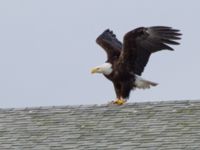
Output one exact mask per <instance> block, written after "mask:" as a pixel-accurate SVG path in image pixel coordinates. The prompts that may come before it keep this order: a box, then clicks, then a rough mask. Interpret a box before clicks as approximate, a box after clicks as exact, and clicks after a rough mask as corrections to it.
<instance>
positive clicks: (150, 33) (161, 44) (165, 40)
mask: <svg viewBox="0 0 200 150" xmlns="http://www.w3.org/2000/svg"><path fill="white" fill-rule="evenodd" d="M180 35H181V33H180V32H179V30H176V29H172V28H171V27H165V26H153V27H148V28H145V27H140V28H137V29H135V30H132V31H130V32H128V33H126V34H125V36H124V42H123V52H122V53H121V56H120V61H121V62H123V63H124V64H125V65H126V66H128V67H129V69H130V70H132V71H133V72H134V73H135V74H138V75H141V74H142V72H143V71H144V67H145V66H146V64H147V62H148V60H149V57H150V55H151V53H153V52H157V51H160V50H163V49H168V50H173V48H172V47H170V46H169V45H178V44H179V43H178V42H176V40H179V39H180Z"/></svg>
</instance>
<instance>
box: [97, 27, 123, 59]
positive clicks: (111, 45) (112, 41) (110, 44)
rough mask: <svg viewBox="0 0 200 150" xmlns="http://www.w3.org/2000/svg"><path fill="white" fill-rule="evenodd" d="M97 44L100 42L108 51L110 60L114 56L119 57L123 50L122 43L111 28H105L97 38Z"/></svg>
mask: <svg viewBox="0 0 200 150" xmlns="http://www.w3.org/2000/svg"><path fill="white" fill-rule="evenodd" d="M96 42H97V44H99V45H100V46H101V47H102V48H103V49H104V50H105V51H106V53H107V57H108V61H109V60H110V59H112V58H113V57H116V56H117V57H119V56H120V53H121V51H122V43H121V42H120V41H119V40H118V39H117V38H116V35H115V34H113V32H112V31H110V30H109V29H107V30H105V31H104V32H103V33H102V34H101V35H99V36H98V37H97V39H96Z"/></svg>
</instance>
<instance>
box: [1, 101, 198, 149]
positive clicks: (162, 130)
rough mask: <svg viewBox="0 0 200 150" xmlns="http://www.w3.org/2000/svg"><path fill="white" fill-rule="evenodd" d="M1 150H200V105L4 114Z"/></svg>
mask: <svg viewBox="0 0 200 150" xmlns="http://www.w3.org/2000/svg"><path fill="white" fill-rule="evenodd" d="M0 149H1V150H12V149H15V150H32V149H34V150H50V149H51V150H66V149H70V150H71V149H74V150H94V149H97V150H116V149H123V150H133V149H134V150H145V149H147V150H157V149H159V150H172V149H176V150H178V149H186V150H197V149H198V150H199V149H200V101H169V102H145V103H128V104H125V105H123V106H109V105H101V106H98V105H91V106H61V107H60V106H56V107H39V108H25V109H0Z"/></svg>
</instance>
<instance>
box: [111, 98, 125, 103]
mask: <svg viewBox="0 0 200 150" xmlns="http://www.w3.org/2000/svg"><path fill="white" fill-rule="evenodd" d="M125 103H126V100H125V99H122V98H121V99H117V100H116V101H113V104H117V105H123V104H125Z"/></svg>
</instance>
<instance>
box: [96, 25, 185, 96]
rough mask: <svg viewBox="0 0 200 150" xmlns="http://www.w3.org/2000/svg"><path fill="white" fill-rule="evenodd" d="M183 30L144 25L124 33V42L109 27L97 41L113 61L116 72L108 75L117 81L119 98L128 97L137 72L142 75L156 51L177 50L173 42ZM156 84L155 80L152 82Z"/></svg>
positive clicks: (109, 60)
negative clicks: (146, 26) (174, 48)
mask: <svg viewBox="0 0 200 150" xmlns="http://www.w3.org/2000/svg"><path fill="white" fill-rule="evenodd" d="M180 36H181V33H180V32H179V30H176V29H172V28H171V27H166V26H153V27H148V28H145V27H140V28H137V29H134V30H132V31H129V32H128V33H126V34H125V35H124V38H123V44H122V43H121V42H120V41H119V40H118V39H117V38H116V35H115V34H113V32H112V31H110V30H109V29H107V30H105V31H104V32H103V33H102V34H101V35H100V36H99V37H98V38H97V39H96V42H97V43H98V44H99V45H100V46H101V47H102V48H103V49H104V50H105V51H106V53H107V61H106V62H108V63H111V64H112V69H113V71H112V73H111V74H109V75H105V76H106V78H108V79H109V80H111V81H112V82H113V85H114V87H115V91H116V95H117V98H118V99H120V98H124V99H126V98H128V97H129V94H130V91H131V90H132V89H134V88H135V87H136V84H135V82H136V76H137V75H138V76H140V75H141V74H142V72H143V71H144V68H145V66H146V64H147V62H148V60H149V57H150V55H151V54H152V53H154V52H157V51H160V50H164V49H166V50H173V48H172V47H170V46H169V45H178V44H179V43H178V42H177V40H179V39H180ZM152 85H153V83H152Z"/></svg>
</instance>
